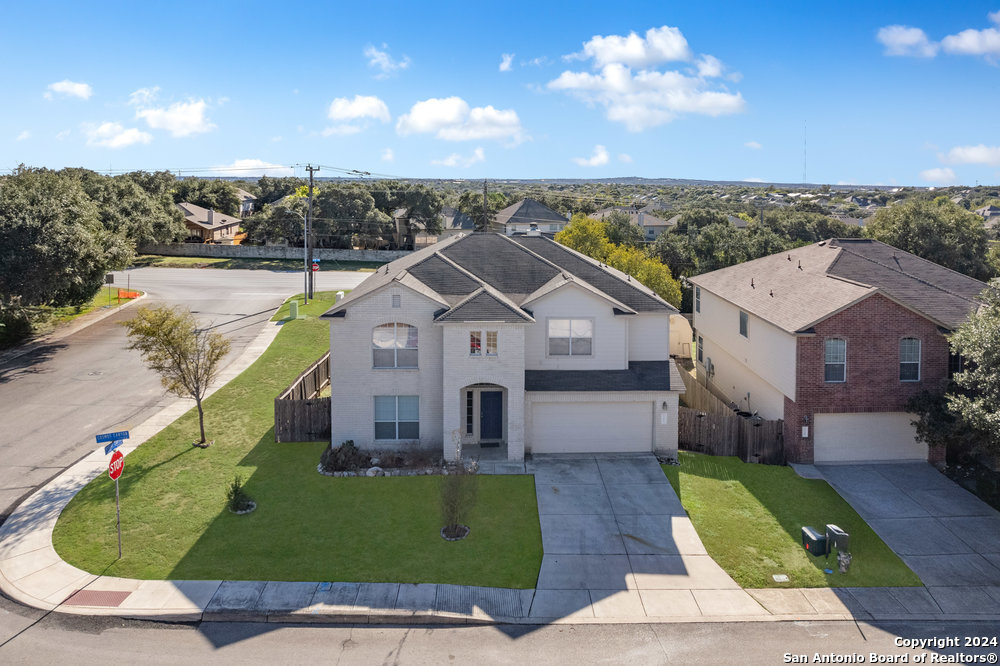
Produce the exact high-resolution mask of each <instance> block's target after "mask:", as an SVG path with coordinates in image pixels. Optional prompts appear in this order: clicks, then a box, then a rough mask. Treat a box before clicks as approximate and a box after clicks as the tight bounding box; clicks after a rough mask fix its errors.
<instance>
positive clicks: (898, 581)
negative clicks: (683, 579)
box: [663, 451, 921, 588]
mask: <svg viewBox="0 0 1000 666" xmlns="http://www.w3.org/2000/svg"><path fill="white" fill-rule="evenodd" d="M680 463H681V464H680V465H664V466H663V471H664V473H665V474H666V475H667V479H669V481H670V484H671V485H672V486H673V487H674V490H675V491H676V492H677V495H678V496H679V497H680V499H681V504H683V505H684V508H685V509H686V510H687V512H688V515H689V516H690V517H691V522H692V523H694V527H695V529H696V530H697V531H698V536H699V537H701V541H702V543H703V544H704V545H705V548H706V549H707V550H708V554H709V555H711V556H712V559H714V560H715V561H716V562H718V564H719V566H721V567H722V568H723V569H724V570H725V571H726V573H728V574H729V575H730V576H732V577H733V579H734V580H735V581H736V582H737V583H739V584H740V585H741V586H742V587H745V588H764V587H873V586H874V587H881V586H900V587H902V586H915V585H920V584H921V583H920V579H919V578H918V577H917V575H916V574H914V573H913V572H912V571H910V569H909V567H907V566H906V564H904V563H903V561H902V560H900V559H899V557H897V556H896V554H895V553H893V552H892V550H890V549H889V547H888V546H886V545H885V543H884V542H883V541H882V539H880V538H879V537H878V535H877V534H875V532H874V531H873V530H872V528H871V527H869V526H868V524H867V523H865V521H864V520H862V519H861V517H860V516H859V515H858V514H857V512H855V511H854V509H853V508H852V507H851V505H850V504H848V503H847V501H846V500H844V499H843V498H842V497H841V496H840V495H838V494H837V491H836V490H834V489H833V488H832V487H830V485H829V484H828V483H827V482H826V481H823V480H819V479H803V478H802V477H800V476H798V475H797V474H796V473H795V471H794V470H793V469H792V468H791V467H779V466H775V465H757V464H750V463H744V462H742V461H741V460H740V459H739V458H735V457H721V456H707V455H702V454H698V453H689V452H687V451H681V452H680ZM828 523H832V524H834V525H837V526H839V527H840V528H841V529H843V530H846V531H847V532H848V533H849V534H850V539H851V554H852V556H853V561H852V563H851V566H850V569H849V571H848V573H846V574H841V573H839V571H838V567H837V555H836V553H833V554H831V555H830V557H829V559H827V558H824V557H815V556H813V555H810V554H808V553H807V552H806V551H805V549H804V548H803V547H802V542H801V529H802V526H804V525H808V526H811V527H814V528H816V529H817V530H819V531H820V532H821V533H822V532H823V531H824V530H825V527H826V525H827V524H828ZM825 568H829V569H832V570H833V571H834V573H832V574H827V573H824V571H823V570H824V569H825ZM773 574H786V575H787V576H788V578H789V580H788V582H786V583H778V582H775V581H774V579H773V578H772V575H773Z"/></svg>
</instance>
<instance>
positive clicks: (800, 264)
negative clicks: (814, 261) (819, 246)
mask: <svg viewBox="0 0 1000 666" xmlns="http://www.w3.org/2000/svg"><path fill="white" fill-rule="evenodd" d="M799 270H800V271H801V270H802V260H801V259H799Z"/></svg>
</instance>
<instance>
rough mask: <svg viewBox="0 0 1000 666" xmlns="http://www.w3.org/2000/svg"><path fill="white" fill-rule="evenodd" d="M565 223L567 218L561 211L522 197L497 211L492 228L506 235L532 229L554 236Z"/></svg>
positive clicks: (524, 232) (523, 232)
mask: <svg viewBox="0 0 1000 666" xmlns="http://www.w3.org/2000/svg"><path fill="white" fill-rule="evenodd" d="M567 224H569V220H568V219H567V218H566V216H565V215H563V214H562V213H559V212H558V211H554V210H552V209H551V208H549V207H548V206H546V205H545V204H543V203H539V202H537V201H535V200H534V199H522V200H520V201H518V202H517V203H516V204H512V205H510V206H507V207H506V208H504V209H503V210H501V211H499V212H497V216H496V219H495V220H494V222H493V227H492V228H494V229H496V230H498V231H501V230H502V231H503V232H504V233H505V234H507V235H508V236H514V235H519V234H526V233H528V232H529V231H533V230H538V231H540V232H542V233H543V234H545V235H548V236H554V235H555V234H557V233H559V232H560V231H562V230H563V228H564V227H565V226H566V225H567Z"/></svg>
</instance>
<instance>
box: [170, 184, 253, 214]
mask: <svg viewBox="0 0 1000 666" xmlns="http://www.w3.org/2000/svg"><path fill="white" fill-rule="evenodd" d="M173 194H174V203H193V204H194V205H195V206H201V207H202V208H208V209H211V210H217V211H219V212H220V213H224V214H226V215H232V216H233V217H239V214H240V204H241V203H242V202H241V200H240V196H239V195H238V194H237V193H236V186H235V185H233V184H232V183H230V182H228V181H225V180H204V179H202V178H185V179H183V180H180V181H178V182H177V186H176V187H175V188H174V192H173Z"/></svg>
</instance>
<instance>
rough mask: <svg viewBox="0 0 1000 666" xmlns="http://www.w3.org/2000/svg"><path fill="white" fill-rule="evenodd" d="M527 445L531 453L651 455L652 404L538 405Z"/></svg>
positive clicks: (590, 403) (532, 419) (574, 403)
mask: <svg viewBox="0 0 1000 666" xmlns="http://www.w3.org/2000/svg"><path fill="white" fill-rule="evenodd" d="M525 443H526V445H527V446H528V447H529V448H530V450H531V452H532V453H601V452H610V451H650V450H652V448H653V407H652V404H651V403H649V402H638V403H637V402H583V403H579V402H566V403H553V402H536V403H534V404H533V405H532V416H531V424H530V425H529V428H528V432H527V433H526V437H525Z"/></svg>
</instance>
